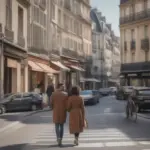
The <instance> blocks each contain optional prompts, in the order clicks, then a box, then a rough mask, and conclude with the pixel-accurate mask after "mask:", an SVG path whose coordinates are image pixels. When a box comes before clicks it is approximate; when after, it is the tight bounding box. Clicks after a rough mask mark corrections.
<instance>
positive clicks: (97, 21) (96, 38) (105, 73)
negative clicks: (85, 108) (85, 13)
mask: <svg viewBox="0 0 150 150" xmlns="http://www.w3.org/2000/svg"><path fill="white" fill-rule="evenodd" d="M91 18H92V22H93V24H92V25H93V26H92V43H93V44H92V60H93V63H92V69H91V72H92V75H93V77H95V78H97V79H99V80H101V86H102V87H107V86H108V84H109V81H112V78H118V77H116V76H115V75H114V74H115V73H116V74H117V73H119V71H120V68H117V66H120V61H118V60H119V59H120V53H119V43H118V42H119V41H118V38H117V37H116V36H115V35H114V32H113V31H112V29H111V24H108V23H107V22H106V18H105V17H104V16H103V15H102V13H101V12H100V11H98V10H97V9H95V8H94V9H92V10H91ZM113 82H115V81H113Z"/></svg>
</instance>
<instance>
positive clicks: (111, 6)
mask: <svg viewBox="0 0 150 150" xmlns="http://www.w3.org/2000/svg"><path fill="white" fill-rule="evenodd" d="M119 2H120V0H91V4H92V7H96V8H98V10H100V11H101V12H102V15H104V16H105V17H106V21H107V22H108V23H111V24H112V29H113V30H114V32H115V34H116V35H117V36H120V33H119Z"/></svg>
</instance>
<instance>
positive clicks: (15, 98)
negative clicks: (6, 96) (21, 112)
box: [12, 94, 22, 101]
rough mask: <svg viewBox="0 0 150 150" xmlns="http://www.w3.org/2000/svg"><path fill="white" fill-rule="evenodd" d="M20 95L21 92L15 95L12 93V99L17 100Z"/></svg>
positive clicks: (19, 98)
mask: <svg viewBox="0 0 150 150" xmlns="http://www.w3.org/2000/svg"><path fill="white" fill-rule="evenodd" d="M21 97H22V95H21V94H17V95H13V96H12V99H13V100H15V101H17V100H21Z"/></svg>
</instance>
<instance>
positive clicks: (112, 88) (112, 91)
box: [109, 87, 117, 95]
mask: <svg viewBox="0 0 150 150" xmlns="http://www.w3.org/2000/svg"><path fill="white" fill-rule="evenodd" d="M109 88H110V89H111V94H112V95H115V94H116V93H117V88H116V87H109Z"/></svg>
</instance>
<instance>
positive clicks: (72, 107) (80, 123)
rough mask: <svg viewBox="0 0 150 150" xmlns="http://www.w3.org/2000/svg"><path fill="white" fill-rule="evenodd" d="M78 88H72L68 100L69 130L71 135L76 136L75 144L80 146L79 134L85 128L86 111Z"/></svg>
mask: <svg viewBox="0 0 150 150" xmlns="http://www.w3.org/2000/svg"><path fill="white" fill-rule="evenodd" d="M79 93H80V90H79V88H78V87H72V89H71V96H69V98H68V111H69V112H70V116H69V129H70V134H74V136H75V140H74V144H75V145H78V144H79V143H78V138H79V134H80V133H81V132H83V129H84V126H85V109H84V102H83V99H82V98H81V97H80V96H79Z"/></svg>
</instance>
